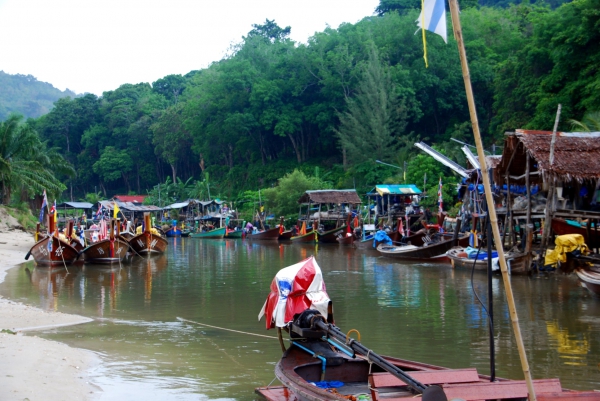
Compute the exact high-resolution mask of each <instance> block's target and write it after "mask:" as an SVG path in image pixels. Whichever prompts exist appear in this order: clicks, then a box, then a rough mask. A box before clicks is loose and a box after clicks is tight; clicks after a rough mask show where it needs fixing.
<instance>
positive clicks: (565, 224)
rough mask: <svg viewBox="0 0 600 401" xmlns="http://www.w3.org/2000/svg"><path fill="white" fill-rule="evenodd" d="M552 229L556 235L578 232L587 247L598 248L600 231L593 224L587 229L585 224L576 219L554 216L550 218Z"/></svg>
mask: <svg viewBox="0 0 600 401" xmlns="http://www.w3.org/2000/svg"><path fill="white" fill-rule="evenodd" d="M552 231H554V233H555V234H556V235H567V234H580V235H582V236H583V239H584V241H585V243H586V244H587V246H588V247H590V248H600V232H599V231H598V230H597V227H595V226H591V227H590V229H589V230H588V228H587V226H585V225H582V224H580V223H579V222H577V221H574V220H565V219H561V218H558V217H555V218H553V219H552Z"/></svg>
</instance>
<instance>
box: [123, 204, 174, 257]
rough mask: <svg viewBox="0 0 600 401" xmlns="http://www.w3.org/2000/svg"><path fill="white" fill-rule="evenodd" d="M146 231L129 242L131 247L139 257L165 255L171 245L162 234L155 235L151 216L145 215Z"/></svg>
mask: <svg viewBox="0 0 600 401" xmlns="http://www.w3.org/2000/svg"><path fill="white" fill-rule="evenodd" d="M144 228H145V229H144V231H143V232H142V233H141V234H137V235H136V236H134V237H133V238H131V239H130V240H129V246H131V249H133V250H134V251H135V253H137V254H138V255H159V254H161V253H164V252H165V250H166V249H167V245H168V244H169V243H168V242H167V240H166V239H164V238H163V237H162V236H161V235H160V234H158V232H157V233H153V232H152V231H151V225H150V214H149V213H144Z"/></svg>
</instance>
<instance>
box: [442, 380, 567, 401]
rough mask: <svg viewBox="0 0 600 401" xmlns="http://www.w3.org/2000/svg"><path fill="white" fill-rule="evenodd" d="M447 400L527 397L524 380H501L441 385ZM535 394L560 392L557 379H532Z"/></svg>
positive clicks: (476, 400)
mask: <svg viewBox="0 0 600 401" xmlns="http://www.w3.org/2000/svg"><path fill="white" fill-rule="evenodd" d="M442 388H443V389H444V392H445V393H446V396H447V397H448V399H449V400H451V399H453V398H460V399H463V400H465V401H479V400H493V399H510V398H522V399H527V394H528V391H527V382H525V380H507V381H502V382H494V383H490V382H479V383H471V384H444V385H443V386H442ZM533 388H534V389H535V393H536V395H538V394H539V395H541V394H544V393H560V392H561V391H562V387H561V385H560V380H559V379H540V380H534V381H533Z"/></svg>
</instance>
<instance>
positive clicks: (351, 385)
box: [255, 257, 600, 401]
mask: <svg viewBox="0 0 600 401" xmlns="http://www.w3.org/2000/svg"><path fill="white" fill-rule="evenodd" d="M262 316H266V324H267V329H270V328H277V332H278V338H279V343H280V344H279V345H280V347H281V348H282V350H283V355H282V357H281V359H280V360H279V362H277V364H276V366H275V377H276V378H277V379H278V380H279V381H280V382H281V383H282V385H277V386H267V387H259V388H256V389H255V392H256V393H257V394H258V395H260V396H262V397H263V398H265V399H267V400H269V401H291V400H294V401H296V400H298V401H300V400H303V401H308V400H310V401H317V400H326V401H343V400H361V399H366V400H368V399H370V400H373V401H380V400H381V401H383V400H390V401H391V400H401V399H406V400H414V399H420V400H423V401H447V400H464V401H475V400H498V401H504V400H515V399H518V400H526V399H527V398H528V397H529V396H530V393H529V388H528V385H527V383H526V382H525V381H524V380H509V379H502V378H494V379H492V378H491V377H489V376H486V375H481V374H479V373H478V372H477V370H476V369H475V368H463V369H449V368H445V367H441V366H436V365H430V364H425V363H420V362H413V361H409V360H404V359H398V358H394V357H389V356H382V355H379V354H377V353H376V352H375V351H374V350H372V349H369V348H367V347H366V346H365V345H363V344H362V343H361V342H360V334H358V340H356V339H354V338H350V337H349V334H350V332H352V331H356V330H350V332H348V333H346V332H344V331H342V330H341V329H340V328H339V327H337V326H336V325H335V323H334V317H333V307H332V302H331V300H330V299H329V296H328V295H327V292H326V289H325V283H324V281H323V275H322V273H321V269H320V268H319V266H318V264H317V263H316V260H315V259H314V257H310V258H308V259H305V260H303V261H302V262H300V263H297V264H295V265H292V266H289V267H286V268H284V269H282V270H280V271H279V272H278V273H277V275H276V276H275V278H274V279H273V282H272V283H271V293H270V294H269V296H268V297H267V300H266V302H265V304H264V306H263V308H262V310H261V312H260V313H259V319H260V318H261V317H262ZM283 330H285V331H287V332H289V335H290V338H289V339H284V338H283V333H282V332H283ZM285 340H288V341H289V342H287V343H286V341H285ZM286 344H289V346H288V347H287V349H286ZM532 383H533V384H532V388H533V390H534V391H535V393H536V396H537V399H538V400H586V401H588V400H589V401H591V400H600V392H596V391H573V390H566V389H563V388H562V385H561V383H560V380H559V379H537V380H533V382H532Z"/></svg>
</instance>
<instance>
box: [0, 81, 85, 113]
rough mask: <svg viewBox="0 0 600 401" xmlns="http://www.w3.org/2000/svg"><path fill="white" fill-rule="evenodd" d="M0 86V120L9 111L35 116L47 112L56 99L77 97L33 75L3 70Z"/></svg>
mask: <svg viewBox="0 0 600 401" xmlns="http://www.w3.org/2000/svg"><path fill="white" fill-rule="evenodd" d="M0 88H2V90H0V121H4V120H6V118H7V117H8V116H9V115H10V114H11V113H18V114H22V115H23V116H25V117H26V118H29V117H31V118H37V117H40V116H42V115H44V114H46V113H48V112H49V111H50V110H51V109H52V107H54V102H55V101H57V100H58V99H60V98H63V97H67V96H70V97H71V98H75V97H77V95H76V94H75V92H73V91H70V90H69V89H67V90H65V91H64V92H63V91H61V90H59V89H56V88H55V87H54V86H52V85H51V84H49V83H47V82H41V81H38V80H37V79H36V78H35V77H34V76H31V75H22V74H16V75H11V74H7V73H5V72H4V71H0Z"/></svg>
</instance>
